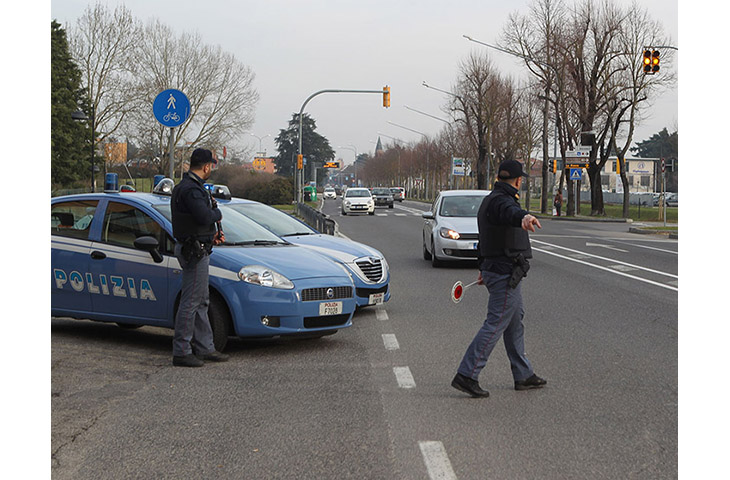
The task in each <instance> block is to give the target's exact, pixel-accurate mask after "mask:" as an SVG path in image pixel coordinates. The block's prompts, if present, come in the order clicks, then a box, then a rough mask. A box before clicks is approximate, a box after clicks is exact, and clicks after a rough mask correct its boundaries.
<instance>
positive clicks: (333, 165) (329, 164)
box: [324, 162, 340, 168]
mask: <svg viewBox="0 0 730 480" xmlns="http://www.w3.org/2000/svg"><path fill="white" fill-rule="evenodd" d="M324 168H340V162H325V164H324Z"/></svg>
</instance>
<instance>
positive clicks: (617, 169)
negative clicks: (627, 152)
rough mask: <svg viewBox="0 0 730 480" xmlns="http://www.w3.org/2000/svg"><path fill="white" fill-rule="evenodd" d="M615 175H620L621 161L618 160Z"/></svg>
mask: <svg viewBox="0 0 730 480" xmlns="http://www.w3.org/2000/svg"><path fill="white" fill-rule="evenodd" d="M616 174H617V175H620V174H621V159H620V158H617V159H616Z"/></svg>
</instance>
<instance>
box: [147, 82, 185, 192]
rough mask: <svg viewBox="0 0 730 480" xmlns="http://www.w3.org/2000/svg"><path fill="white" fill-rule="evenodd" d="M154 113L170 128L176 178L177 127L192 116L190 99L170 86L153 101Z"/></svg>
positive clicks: (171, 163) (171, 174)
mask: <svg viewBox="0 0 730 480" xmlns="http://www.w3.org/2000/svg"><path fill="white" fill-rule="evenodd" d="M152 113H153V114H154V115H155V118H156V119H157V121H158V122H159V123H160V124H161V125H162V126H164V127H169V128H170V142H169V144H168V145H169V146H168V149H169V155H170V178H171V179H173V180H174V178H175V170H174V168H175V137H174V132H175V127H179V126H180V125H182V124H183V123H185V122H186V121H187V119H188V117H189V116H190V100H188V97H187V96H185V94H184V93H183V92H181V91H180V90H176V89H174V88H169V89H167V90H163V91H162V92H160V93H159V94H158V95H157V97H155V101H154V102H153V103H152Z"/></svg>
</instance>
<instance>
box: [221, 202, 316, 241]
mask: <svg viewBox="0 0 730 480" xmlns="http://www.w3.org/2000/svg"><path fill="white" fill-rule="evenodd" d="M227 207H228V208H229V209H231V210H235V211H237V212H238V213H241V214H243V215H245V216H247V217H248V218H250V219H252V220H253V221H254V222H256V223H258V224H259V225H261V226H263V227H264V228H266V229H268V230H270V231H271V232H273V233H274V234H276V235H278V236H280V237H287V236H293V235H313V234H315V233H317V232H316V231H315V230H313V229H312V228H310V227H309V226H307V225H305V224H303V223H302V222H300V221H299V220H297V219H295V218H293V217H292V216H291V215H288V214H286V213H284V212H282V211H281V210H277V209H276V208H274V207H269V206H268V205H263V204H260V203H231V204H229V205H227ZM224 231H225V230H224Z"/></svg>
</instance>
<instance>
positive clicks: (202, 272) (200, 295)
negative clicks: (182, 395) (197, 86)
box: [170, 148, 228, 367]
mask: <svg viewBox="0 0 730 480" xmlns="http://www.w3.org/2000/svg"><path fill="white" fill-rule="evenodd" d="M216 163H217V162H216V160H215V159H214V158H213V154H212V153H211V151H210V150H206V149H203V148H198V149H195V151H193V154H192V155H191V157H190V169H189V170H188V172H187V173H185V174H184V175H183V178H182V181H181V182H180V183H179V184H178V185H177V186H176V187H175V188H174V189H173V191H172V199H171V201H170V205H171V210H172V232H173V235H174V237H175V241H176V243H175V256H176V257H177V259H178V261H179V262H180V266H181V267H182V292H181V294H180V306H179V308H178V311H177V315H176V316H175V334H174V336H173V342H172V364H173V365H175V366H181V367H202V366H203V365H204V363H205V362H204V360H210V361H214V362H225V361H227V360H228V355H225V354H223V353H220V352H217V351H216V350H215V347H214V346H213V331H212V330H211V328H210V321H209V320H208V303H209V296H208V266H209V261H210V259H209V255H210V253H211V252H212V250H213V245H217V244H220V243H222V242H223V241H225V238H224V237H223V234H222V232H218V231H217V229H216V223H217V222H220V220H221V218H222V217H223V215H222V214H221V211H220V210H219V209H218V205H217V203H216V202H215V199H213V197H211V195H210V193H209V192H208V190H206V189H205V187H204V186H203V183H204V182H205V180H207V179H208V178H209V177H210V174H211V172H212V171H213V165H215V164H216Z"/></svg>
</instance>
